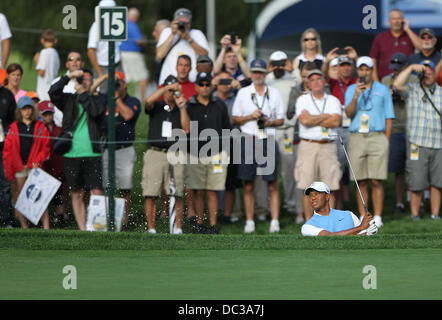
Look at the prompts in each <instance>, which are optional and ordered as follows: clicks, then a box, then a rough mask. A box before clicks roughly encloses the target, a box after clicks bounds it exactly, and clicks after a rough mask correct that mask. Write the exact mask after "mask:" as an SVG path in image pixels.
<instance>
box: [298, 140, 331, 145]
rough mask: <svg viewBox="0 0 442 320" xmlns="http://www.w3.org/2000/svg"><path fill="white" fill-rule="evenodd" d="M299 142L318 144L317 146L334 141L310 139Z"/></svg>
mask: <svg viewBox="0 0 442 320" xmlns="http://www.w3.org/2000/svg"><path fill="white" fill-rule="evenodd" d="M301 140H303V141H307V142H313V143H319V144H326V143H330V142H334V140H311V139H301Z"/></svg>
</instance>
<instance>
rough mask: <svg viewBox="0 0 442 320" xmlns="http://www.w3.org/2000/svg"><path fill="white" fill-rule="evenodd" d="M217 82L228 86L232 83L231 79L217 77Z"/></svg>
mask: <svg viewBox="0 0 442 320" xmlns="http://www.w3.org/2000/svg"><path fill="white" fill-rule="evenodd" d="M218 84H220V85H226V86H228V85H230V84H232V79H219V82H218Z"/></svg>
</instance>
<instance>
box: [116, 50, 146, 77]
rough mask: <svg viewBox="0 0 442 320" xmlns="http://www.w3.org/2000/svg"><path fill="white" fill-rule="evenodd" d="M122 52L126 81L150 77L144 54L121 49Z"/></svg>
mask: <svg viewBox="0 0 442 320" xmlns="http://www.w3.org/2000/svg"><path fill="white" fill-rule="evenodd" d="M120 53H121V65H122V67H123V72H124V75H125V77H126V82H138V81H141V80H145V79H147V78H148V77H149V72H148V71H147V68H146V63H145V62H144V56H143V54H141V53H140V52H132V51H121V52H120Z"/></svg>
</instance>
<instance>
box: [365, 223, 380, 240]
mask: <svg viewBox="0 0 442 320" xmlns="http://www.w3.org/2000/svg"><path fill="white" fill-rule="evenodd" d="M376 233H378V227H376V224H375V223H374V220H371V221H370V226H369V227H368V228H367V233H366V234H367V236H372V235H375V234H376Z"/></svg>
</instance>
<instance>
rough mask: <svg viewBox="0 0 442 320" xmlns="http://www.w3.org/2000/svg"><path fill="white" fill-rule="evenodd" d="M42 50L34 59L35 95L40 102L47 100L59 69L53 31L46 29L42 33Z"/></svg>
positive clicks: (55, 37) (55, 39) (55, 38)
mask: <svg viewBox="0 0 442 320" xmlns="http://www.w3.org/2000/svg"><path fill="white" fill-rule="evenodd" d="M40 42H41V44H42V45H43V49H42V50H41V51H40V52H38V53H37V54H36V55H35V57H34V60H35V63H36V65H37V66H36V68H35V69H37V73H38V76H37V94H38V97H39V98H40V100H41V101H45V100H49V94H48V91H49V88H50V87H51V83H52V81H53V80H54V79H55V78H56V77H57V74H58V69H59V68H60V58H59V56H58V53H57V50H55V48H54V47H55V45H56V44H57V36H56V35H55V31H54V30H51V29H47V30H45V31H44V32H43V35H42V37H41V39H40Z"/></svg>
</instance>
